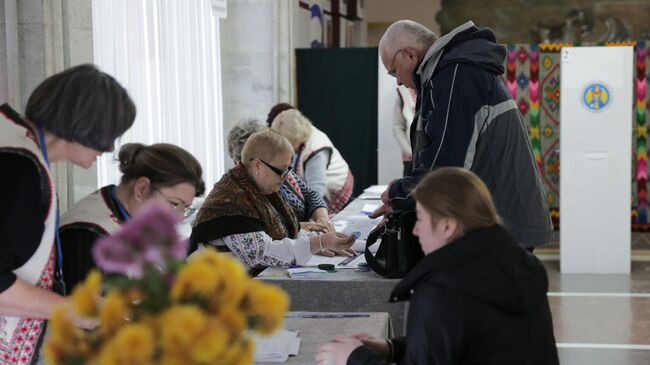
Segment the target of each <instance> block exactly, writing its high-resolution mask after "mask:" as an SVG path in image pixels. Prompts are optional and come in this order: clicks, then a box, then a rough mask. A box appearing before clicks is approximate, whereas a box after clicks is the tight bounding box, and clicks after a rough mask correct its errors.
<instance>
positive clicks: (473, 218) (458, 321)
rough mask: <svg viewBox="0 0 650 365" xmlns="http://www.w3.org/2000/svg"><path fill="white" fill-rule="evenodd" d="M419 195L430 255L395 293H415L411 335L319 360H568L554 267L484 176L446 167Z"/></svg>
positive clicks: (350, 343)
mask: <svg viewBox="0 0 650 365" xmlns="http://www.w3.org/2000/svg"><path fill="white" fill-rule="evenodd" d="M413 196H414V197H415V200H416V212H417V217H418V218H417V222H416V224H415V227H413V234H414V235H416V236H418V238H419V239H420V245H421V246H422V250H423V251H424V253H425V254H426V256H425V257H424V258H423V259H422V260H421V261H420V263H419V264H418V265H417V266H416V267H415V268H413V270H411V271H410V272H409V273H408V274H407V275H406V276H405V277H404V279H402V281H401V282H400V283H398V284H397V286H396V287H395V289H393V293H392V294H391V297H390V298H391V299H390V300H391V301H392V302H396V301H406V300H410V306H409V313H408V320H407V324H406V337H399V338H392V339H390V340H385V339H379V338H374V337H370V336H368V335H365V334H357V335H353V336H351V337H339V338H336V339H335V340H334V342H330V343H327V344H325V345H323V346H321V351H320V353H319V354H318V355H317V356H316V360H317V361H318V364H321V365H322V364H338V365H342V364H348V365H357V364H359V365H360V364H363V365H380V364H389V363H398V364H404V365H410V364H457V365H463V364H485V365H509V364H513V365H514V364H530V365H537V364H539V365H555V364H559V360H558V354H557V348H556V346H555V338H554V337H553V321H552V319H551V311H550V308H549V303H548V297H547V292H548V278H547V275H546V270H545V269H544V266H543V265H542V263H541V262H540V261H539V260H538V259H537V258H536V257H535V256H533V255H532V254H530V253H529V252H528V251H526V249H524V248H523V247H521V246H520V245H519V244H518V243H517V241H516V240H515V239H514V238H513V237H512V235H510V233H508V231H506V229H505V228H503V226H501V225H500V224H499V221H500V219H499V217H498V216H497V211H496V208H495V207H494V203H493V202H492V197H491V195H490V192H489V190H488V189H487V187H486V186H485V184H484V183H483V182H482V181H481V179H480V178H479V177H478V176H476V175H474V174H473V173H472V172H470V171H469V170H465V169H462V168H458V167H444V168H439V169H436V170H435V171H434V172H432V173H430V174H429V175H427V176H426V177H425V178H424V179H423V180H422V181H421V182H420V184H419V185H418V186H417V188H416V189H415V191H414V193H413Z"/></svg>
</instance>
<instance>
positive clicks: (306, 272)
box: [287, 267, 327, 278]
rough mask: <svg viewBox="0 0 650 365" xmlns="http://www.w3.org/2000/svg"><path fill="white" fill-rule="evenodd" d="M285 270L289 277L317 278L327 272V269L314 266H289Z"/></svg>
mask: <svg viewBox="0 0 650 365" xmlns="http://www.w3.org/2000/svg"><path fill="white" fill-rule="evenodd" d="M287 272H288V273H289V277H291V278H318V277H321V276H323V275H325V274H327V271H325V270H321V269H318V268H315V267H298V268H289V269H287Z"/></svg>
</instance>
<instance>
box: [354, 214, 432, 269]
mask: <svg viewBox="0 0 650 365" xmlns="http://www.w3.org/2000/svg"><path fill="white" fill-rule="evenodd" d="M415 220H416V215H415V212H412V211H408V212H407V211H395V212H392V213H390V214H389V215H388V217H387V218H386V219H384V222H383V223H382V224H380V225H379V226H377V227H376V228H375V229H373V230H372V231H371V232H370V233H369V234H368V239H367V240H366V249H365V253H364V254H365V256H366V262H367V263H368V267H370V268H371V269H372V271H374V272H376V273H377V274H379V275H381V276H384V277H386V278H389V279H395V278H401V277H404V275H406V273H408V272H409V271H410V270H411V269H412V268H413V267H415V265H417V263H418V262H419V261H420V259H421V258H422V257H424V252H422V248H421V247H420V242H419V241H418V238H417V237H415V236H413V226H415ZM379 238H381V243H380V244H379V249H378V250H377V253H376V254H374V255H373V254H372V252H370V249H369V247H370V246H372V245H373V244H374V243H375V242H377V239H379Z"/></svg>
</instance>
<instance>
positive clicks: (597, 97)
mask: <svg viewBox="0 0 650 365" xmlns="http://www.w3.org/2000/svg"><path fill="white" fill-rule="evenodd" d="M611 100H612V94H611V93H610V92H609V89H608V88H607V86H605V85H604V84H602V83H600V82H594V83H591V84H589V85H587V87H585V89H584V91H583V92H582V103H583V104H584V105H585V106H586V107H587V108H588V109H590V110H593V111H601V110H603V109H604V108H606V107H607V105H609V102H610V101H611Z"/></svg>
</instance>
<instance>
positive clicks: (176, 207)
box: [155, 189, 196, 218]
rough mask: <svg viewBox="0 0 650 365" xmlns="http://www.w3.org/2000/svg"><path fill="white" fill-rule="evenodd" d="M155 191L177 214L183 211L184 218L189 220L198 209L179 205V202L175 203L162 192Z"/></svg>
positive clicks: (183, 204)
mask: <svg viewBox="0 0 650 365" xmlns="http://www.w3.org/2000/svg"><path fill="white" fill-rule="evenodd" d="M155 191H156V192H158V193H159V194H160V195H162V197H163V198H165V200H167V202H168V203H169V205H171V207H172V210H174V211H176V212H179V211H182V212H183V218H187V217H189V216H191V215H192V213H194V212H195V211H196V208H193V207H192V204H185V203H177V202H175V201H173V200H172V198H170V197H168V196H167V195H166V194H165V193H163V192H162V191H160V190H158V189H155Z"/></svg>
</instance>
